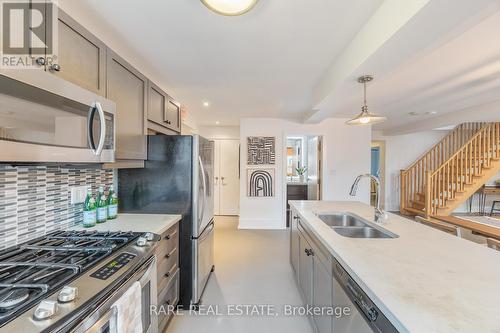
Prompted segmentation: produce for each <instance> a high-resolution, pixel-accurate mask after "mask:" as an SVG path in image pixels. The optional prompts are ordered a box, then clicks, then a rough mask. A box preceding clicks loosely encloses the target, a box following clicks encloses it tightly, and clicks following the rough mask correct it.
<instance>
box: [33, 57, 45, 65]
mask: <svg viewBox="0 0 500 333" xmlns="http://www.w3.org/2000/svg"><path fill="white" fill-rule="evenodd" d="M35 61H36V64H37V65H38V66H44V65H45V58H44V57H38V58H36V60H35Z"/></svg>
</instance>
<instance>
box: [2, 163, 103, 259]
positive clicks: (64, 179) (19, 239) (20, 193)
mask: <svg viewBox="0 0 500 333" xmlns="http://www.w3.org/2000/svg"><path fill="white" fill-rule="evenodd" d="M111 184H113V170H101V169H79V168H65V167H59V166H40V165H36V166H10V165H3V164H0V249H3V248H6V247H9V246H13V245H16V244H18V243H23V242H25V241H27V240H30V239H33V238H36V237H40V236H43V235H45V234H47V233H50V232H52V231H55V230H64V229H67V228H68V227H72V226H74V225H75V224H78V223H81V222H82V219H83V204H77V205H71V194H70V188H71V187H73V186H82V185H89V186H91V187H92V190H93V191H94V192H95V191H97V188H98V186H99V185H104V186H106V187H107V186H109V185H111Z"/></svg>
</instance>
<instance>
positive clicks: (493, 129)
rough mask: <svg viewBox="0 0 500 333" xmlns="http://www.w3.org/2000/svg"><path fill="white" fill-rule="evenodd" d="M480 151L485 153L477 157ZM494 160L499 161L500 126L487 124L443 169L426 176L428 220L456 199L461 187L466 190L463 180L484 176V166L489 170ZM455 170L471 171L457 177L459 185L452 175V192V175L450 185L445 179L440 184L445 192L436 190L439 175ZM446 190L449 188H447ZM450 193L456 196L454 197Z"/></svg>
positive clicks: (439, 168)
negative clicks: (439, 208) (481, 174)
mask: <svg viewBox="0 0 500 333" xmlns="http://www.w3.org/2000/svg"><path fill="white" fill-rule="evenodd" d="M481 139H482V140H484V141H483V142H479V143H478V140H481ZM486 141H487V142H486ZM473 145H474V146H473ZM473 148H474V149H473ZM478 150H482V152H481V153H478ZM467 155H469V157H470V159H469V160H467ZM472 155H473V156H472ZM459 156H460V157H461V159H460V162H459V161H458V160H457V158H458V157H459ZM493 156H495V157H496V158H499V157H500V122H492V123H486V125H485V126H483V127H482V128H481V129H480V130H479V131H478V132H477V133H476V134H474V135H473V136H472V137H471V138H470V139H469V140H468V141H467V142H466V143H464V144H463V145H462V147H461V148H460V149H458V150H457V151H456V152H455V153H454V154H453V155H452V156H450V158H448V159H447V160H446V161H445V162H444V163H442V164H441V166H439V167H438V168H437V169H436V170H434V171H430V172H428V173H427V174H426V178H427V181H426V191H425V192H426V200H425V210H426V216H430V215H432V214H435V213H436V211H437V208H438V207H439V206H440V204H443V205H444V201H445V200H449V199H450V198H454V196H455V194H456V192H457V187H458V186H460V187H461V189H463V187H464V184H465V181H464V180H463V179H462V176H463V177H467V176H468V177H469V180H471V179H472V177H473V176H474V175H476V174H477V173H480V172H481V170H482V167H483V166H484V165H486V166H489V165H490V164H491V159H492V157H493ZM464 160H465V162H464ZM481 160H482V163H481ZM464 163H465V168H464ZM472 164H473V165H472ZM455 167H456V168H459V167H460V168H462V171H467V170H469V173H466V175H465V176H464V175H462V174H460V175H459V174H458V173H455V175H456V177H455V181H456V184H455V183H453V182H454V179H453V177H454V176H455V175H451V182H452V183H451V189H450V182H449V181H450V179H449V178H450V175H447V177H448V179H447V181H446V182H445V181H444V179H443V181H442V182H441V183H443V188H442V189H441V188H439V189H436V188H435V185H436V179H437V177H438V176H439V174H440V173H442V172H444V170H445V169H447V170H449V169H450V168H452V169H453V168H455ZM472 170H474V173H472ZM458 176H460V180H459V179H458ZM444 183H446V184H444ZM453 185H455V188H453ZM444 186H445V187H446V188H444ZM450 191H452V192H453V193H452V195H451V196H450ZM445 193H446V198H445ZM429 194H430V196H431V197H430V198H429V197H427V196H428V195H429Z"/></svg>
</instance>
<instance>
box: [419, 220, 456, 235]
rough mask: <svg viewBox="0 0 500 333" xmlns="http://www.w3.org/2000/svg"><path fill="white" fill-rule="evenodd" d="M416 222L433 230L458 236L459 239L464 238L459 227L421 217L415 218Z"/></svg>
mask: <svg viewBox="0 0 500 333" xmlns="http://www.w3.org/2000/svg"><path fill="white" fill-rule="evenodd" d="M415 221H417V222H418V223H420V224H423V225H426V226H428V227H431V228H434V229H437V230H440V231H444V232H446V233H448V234H452V235H454V236H457V237H462V233H461V231H460V227H457V226H454V225H451V224H448V223H444V222H441V221H437V220H427V219H425V218H423V217H421V216H415Z"/></svg>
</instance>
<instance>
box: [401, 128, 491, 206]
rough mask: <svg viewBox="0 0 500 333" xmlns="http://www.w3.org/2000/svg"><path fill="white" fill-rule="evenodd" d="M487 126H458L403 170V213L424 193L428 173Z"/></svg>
mask: <svg viewBox="0 0 500 333" xmlns="http://www.w3.org/2000/svg"><path fill="white" fill-rule="evenodd" d="M487 124H488V123H485V122H467V123H462V124H460V125H457V126H456V127H455V128H454V129H453V130H452V131H450V132H449V133H448V134H446V135H445V136H444V137H443V138H442V139H441V140H440V141H439V142H438V143H436V144H435V145H434V146H433V147H432V148H430V149H429V150H427V151H426V152H425V153H424V154H423V155H421V156H420V157H419V158H418V159H417V160H416V161H415V162H413V163H412V164H411V165H410V166H409V167H408V168H407V169H405V170H401V174H400V184H401V186H400V210H401V212H402V213H404V212H405V210H406V208H408V207H409V205H410V203H411V202H412V201H415V200H416V196H417V193H424V190H425V183H426V173H427V171H430V170H432V171H433V170H435V169H436V168H437V167H438V166H440V165H441V164H442V162H444V161H446V160H447V159H448V158H449V155H450V154H452V153H454V152H455V151H456V150H458V149H459V148H460V147H462V146H463V144H464V142H465V141H468V139H469V138H470V136H471V135H472V136H473V135H474V134H475V133H477V132H478V131H480V130H481V129H482V128H484V127H485V126H486V125H487Z"/></svg>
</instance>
